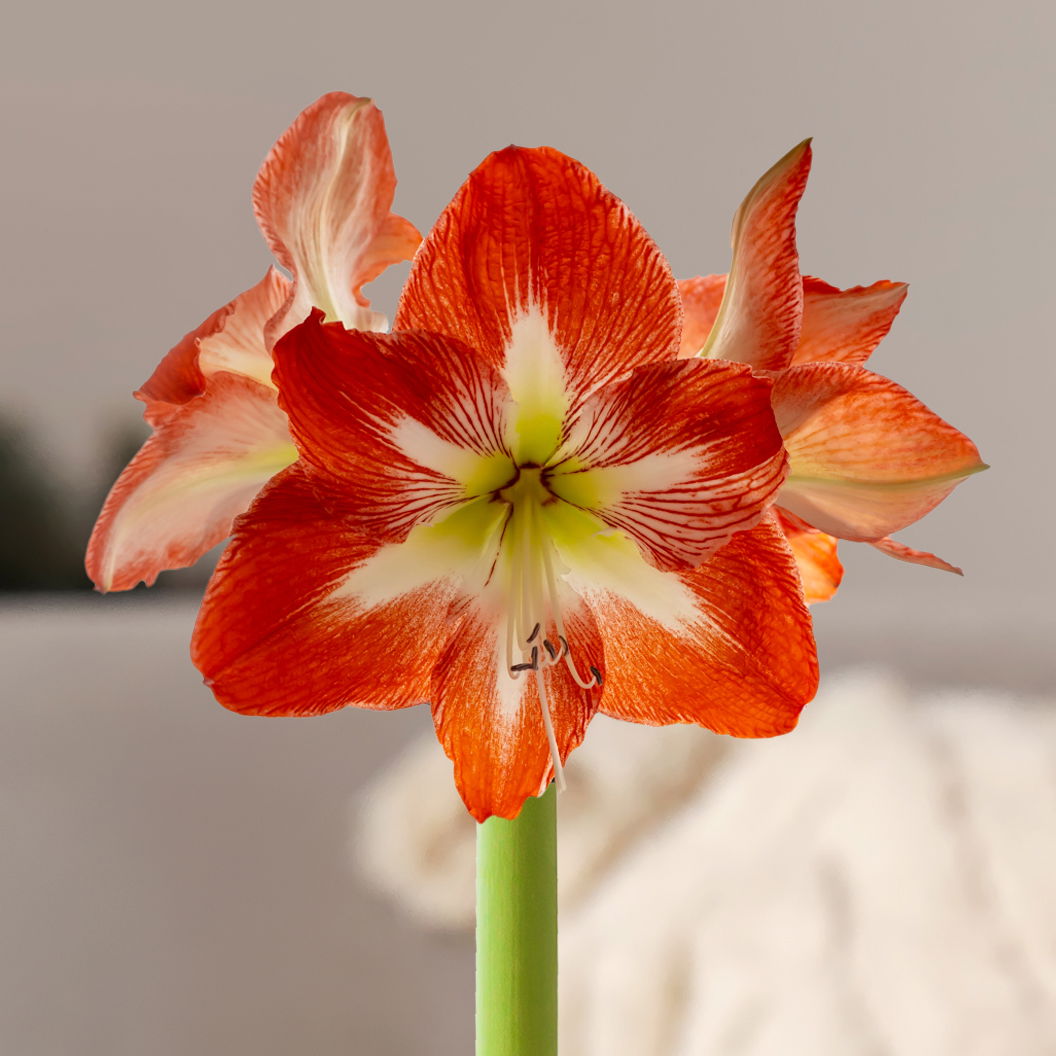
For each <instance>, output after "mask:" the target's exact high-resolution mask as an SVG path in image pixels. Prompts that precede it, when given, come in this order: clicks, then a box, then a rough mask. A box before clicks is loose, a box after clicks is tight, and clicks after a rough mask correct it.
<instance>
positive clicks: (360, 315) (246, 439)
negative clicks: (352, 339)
mask: <svg viewBox="0 0 1056 1056" xmlns="http://www.w3.org/2000/svg"><path fill="white" fill-rule="evenodd" d="M395 187H396V178H395V176H394V174H393V168H392V156H391V153H390V151H389V144H388V139H387V138H386V136H385V126H384V123H383V122H382V117H381V112H380V111H379V110H378V108H377V107H376V106H375V105H374V104H373V103H372V102H371V101H370V100H369V99H357V98H356V97H355V96H352V95H347V94H345V93H343V92H333V93H331V94H330V95H325V96H323V97H322V98H321V99H319V100H318V101H317V102H315V103H313V104H312V106H310V107H309V108H308V109H307V110H305V111H304V112H303V113H302V114H301V115H300V116H299V117H298V118H297V120H296V121H295V122H294V123H293V124H292V125H291V126H290V128H289V129H288V130H287V131H286V132H285V133H284V134H283V136H282V137H281V138H280V139H279V141H278V142H277V143H276V144H275V146H274V147H273V148H272V150H271V153H270V154H269V155H268V157H267V159H266V160H265V161H264V164H263V166H262V167H261V170H260V173H259V175H258V176H257V180H256V183H255V184H254V187H253V208H254V211H255V212H256V216H257V220H258V222H259V224H260V228H261V230H262V231H263V233H264V237H265V238H266V239H267V242H268V245H269V246H270V247H271V250H272V252H273V253H274V254H275V258H276V260H278V262H279V263H280V264H281V265H282V266H283V267H284V268H285V269H286V270H287V271H288V272H289V273H290V276H291V278H289V279H288V278H286V277H285V276H284V275H283V274H282V273H280V272H279V271H278V270H277V269H275V268H271V269H270V270H269V271H268V273H267V274H266V275H265V276H264V278H263V279H262V280H261V281H260V282H259V283H257V285H256V286H254V287H253V288H252V289H250V290H247V291H246V292H245V293H243V294H240V295H239V296H238V297H236V298H235V299H234V300H233V301H232V302H231V303H230V304H228V305H226V306H225V307H223V308H221V309H220V310H219V311H217V312H214V313H213V314H212V315H211V316H209V318H208V319H206V320H205V322H203V323H202V324H201V326H199V327H198V328H197V329H195V330H193V331H192V332H191V333H189V334H188V335H187V336H186V337H185V338H184V339H183V340H182V341H181V342H180V343H179V344H178V345H177V346H176V347H175V348H174V349H172V351H171V352H169V354H168V355H167V356H166V357H165V358H164V359H163V360H162V361H161V364H160V365H159V366H158V369H157V370H156V371H155V372H154V374H153V375H152V376H151V378H150V380H149V381H147V383H146V384H145V385H144V386H143V387H142V389H140V390H139V391H138V392H137V393H136V396H137V397H138V398H139V399H141V400H142V401H143V402H144V403H145V404H146V410H145V411H144V417H145V418H146V420H147V422H149V423H150V425H151V426H152V427H153V430H154V433H153V435H152V436H151V437H150V439H149V440H147V442H146V443H145V444H144V445H143V448H142V450H140V452H139V454H138V455H136V457H135V458H134V459H133V460H132V462H131V463H129V465H128V467H127V468H126V469H125V471H124V472H123V473H122V474H121V476H120V478H119V479H118V481H117V483H116V484H115V485H114V487H113V490H112V491H111V492H110V495H109V497H108V498H107V500H106V504H105V505H104V506H103V510H102V513H101V514H100V516H99V520H98V522H97V524H96V526H95V531H94V532H93V533H92V538H91V542H90V543H89V547H88V557H87V569H88V575H89V576H90V577H91V578H92V579H93V580H94V581H95V584H96V586H97V587H98V588H99V589H100V590H104V591H106V590H127V589H128V588H130V587H134V586H135V585H136V584H137V583H138V582H139V581H140V580H144V581H146V583H147V584H148V585H149V584H150V583H153V582H154V580H155V579H156V578H157V575H158V573H159V572H161V571H163V570H164V569H170V568H182V567H184V566H186V565H190V564H193V563H194V562H195V561H196V560H197V559H198V558H199V557H200V556H201V555H202V554H203V553H204V552H205V551H206V550H208V549H209V548H210V547H212V546H214V545H216V544H217V543H219V542H220V541H221V540H223V539H225V538H226V537H227V536H228V535H229V534H230V531H231V523H232V521H233V520H234V518H235V517H236V516H237V515H238V514H240V513H242V512H243V511H244V510H245V509H246V508H247V507H248V506H249V504H250V502H251V500H252V499H253V497H254V495H256V494H257V492H258V491H259V490H260V488H261V486H262V485H263V484H264V483H265V481H267V480H268V478H269V477H271V476H273V475H274V474H275V473H277V472H278V471H279V470H280V469H283V468H284V467H286V466H288V465H289V464H290V463H291V462H293V461H294V460H295V459H296V457H297V451H296V448H295V447H294V446H293V442H292V441H291V439H290V433H289V427H288V426H287V424H286V416H285V414H284V413H283V412H282V410H281V409H280V408H279V405H278V400H277V398H276V396H277V394H276V390H275V386H274V384H273V382H272V379H271V373H272V367H273V363H272V359H271V346H272V344H273V343H274V340H275V339H276V338H277V337H278V336H280V335H281V334H283V333H285V332H286V331H287V330H288V329H289V328H290V327H291V326H293V325H294V324H295V323H299V322H301V321H302V320H303V319H304V318H306V317H307V315H308V313H309V311H310V310H311V308H312V306H316V307H318V308H320V309H322V311H323V312H325V314H326V318H328V319H333V320H340V321H341V322H342V323H344V324H345V325H347V326H354V327H358V328H360V329H365V330H382V329H385V327H386V325H387V324H386V320H385V318H384V317H383V316H380V315H378V314H377V313H375V312H373V311H371V309H370V307H369V302H368V301H367V299H366V297H364V295H363V293H362V286H363V285H364V283H367V282H370V281H371V279H374V278H376V277H377V276H378V275H379V274H380V273H381V272H382V271H383V270H384V269H385V268H386V267H388V265H390V264H393V263H395V262H396V261H400V260H409V259H410V258H411V257H412V256H413V255H414V251H415V249H416V248H417V246H418V244H419V242H420V241H421V236H420V235H419V234H418V232H417V231H416V230H415V228H414V227H413V226H412V225H411V224H410V223H409V222H408V221H406V220H404V219H403V218H402V217H399V216H396V215H394V214H393V213H391V212H390V206H391V205H392V198H393V192H394V190H395Z"/></svg>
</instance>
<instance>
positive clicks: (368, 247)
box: [253, 92, 421, 340]
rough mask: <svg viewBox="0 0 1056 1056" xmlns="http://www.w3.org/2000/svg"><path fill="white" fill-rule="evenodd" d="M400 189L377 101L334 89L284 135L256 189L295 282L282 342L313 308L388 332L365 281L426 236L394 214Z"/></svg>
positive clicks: (270, 237) (262, 217)
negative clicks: (368, 295)
mask: <svg viewBox="0 0 1056 1056" xmlns="http://www.w3.org/2000/svg"><path fill="white" fill-rule="evenodd" d="M306 159H310V164H309V163H307V162H306ZM395 189H396V176H395V173H394V170H393V165H392V153H391V151H390V149H389V141H388V137H387V136H386V134H385V123H384V121H383V119H382V116H381V111H380V110H379V109H378V108H377V107H376V106H375V105H374V103H373V102H371V101H370V100H369V99H359V98H357V97H356V96H353V95H348V94H347V93H345V92H331V93H329V94H328V95H324V96H323V97H322V98H321V99H318V100H317V101H316V102H315V103H313V104H312V105H311V106H309V107H308V108H307V109H306V110H304V111H303V112H302V113H301V114H300V115H299V116H298V117H297V119H296V120H295V121H294V122H293V124H292V125H291V126H290V127H289V128H288V129H287V130H286V132H285V133H283V135H282V136H281V137H280V138H279V140H278V142H276V144H275V146H274V147H273V148H272V150H271V153H270V154H269V155H268V157H267V158H266V159H265V161H264V164H263V165H262V166H261V169H260V173H259V175H258V176H257V180H256V183H255V184H254V186H253V208H254V211H255V213H256V215H257V220H258V222H259V224H260V228H261V231H262V232H263V233H264V237H265V238H266V239H267V242H268V245H269V246H270V247H271V250H272V252H273V253H274V254H275V258H276V259H277V260H278V261H279V263H280V264H281V265H282V266H283V267H284V268H286V269H287V270H288V271H289V272H290V273H291V275H292V276H293V280H294V285H293V291H292V294H291V296H290V299H289V303H288V305H287V307H286V310H285V311H284V312H283V313H282V316H281V318H277V319H276V320H275V321H274V323H273V324H272V328H271V331H270V335H269V336H270V338H271V339H272V340H275V339H277V338H278V337H279V336H281V335H282V334H283V333H284V332H285V331H286V330H288V329H289V328H290V327H291V326H294V325H296V324H297V323H299V322H301V321H302V320H303V319H305V318H306V317H307V315H308V313H309V311H310V310H311V308H312V306H313V305H314V306H315V307H318V308H320V309H322V311H323V312H324V313H325V314H326V318H327V319H329V320H331V321H334V320H336V321H340V322H342V323H344V324H345V325H346V326H348V327H355V328H358V329H364V330H377V329H383V328H384V326H385V321H384V318H383V317H381V316H379V315H377V313H375V312H372V311H371V310H370V308H369V303H370V302H369V301H368V300H367V299H366V297H364V296H363V293H362V286H363V285H364V284H365V283H367V282H370V280H371V279H374V278H376V277H377V276H378V275H379V274H380V273H381V272H382V271H383V270H384V269H385V268H386V267H387V266H388V265H389V264H393V263H395V262H397V261H400V260H409V259H410V258H411V257H412V256H413V255H414V251H415V249H416V248H417V247H418V244H419V242H420V241H421V236H420V235H419V234H418V232H417V231H416V230H415V228H414V226H413V225H412V224H410V223H409V222H408V221H407V220H404V219H403V218H402V217H399V216H396V215H394V214H393V213H391V212H390V207H391V206H392V199H393V195H394V193H395Z"/></svg>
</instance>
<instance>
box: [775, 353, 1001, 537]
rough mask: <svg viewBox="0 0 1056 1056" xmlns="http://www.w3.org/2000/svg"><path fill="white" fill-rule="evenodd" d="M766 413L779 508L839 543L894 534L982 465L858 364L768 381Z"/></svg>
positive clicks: (910, 400) (956, 438) (901, 393)
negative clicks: (779, 448) (775, 455)
mask: <svg viewBox="0 0 1056 1056" xmlns="http://www.w3.org/2000/svg"><path fill="white" fill-rule="evenodd" d="M774 413H775V415H776V416H777V423H778V427H779V428H780V430H781V434H782V436H784V438H785V447H786V449H787V450H788V455H789V464H790V468H789V477H788V480H787V481H786V482H785V484H784V486H783V487H782V489H781V493H780V503H781V505H782V506H784V507H785V508H786V509H788V510H790V511H791V512H792V513H794V514H795V515H796V516H798V517H800V518H802V520H804V521H806V522H807V524H809V525H812V526H813V527H815V528H818V529H820V530H821V531H823V532H827V533H829V534H830V535H835V536H838V537H839V538H841V539H857V540H866V541H874V540H878V539H881V538H883V537H884V536H886V535H889V534H890V533H891V532H895V531H898V530H899V529H901V528H904V527H906V526H907V525H909V524H912V523H913V522H914V521H916V520H918V519H919V518H921V517H923V516H924V515H925V514H926V513H927V512H928V511H929V510H931V509H933V508H934V507H935V506H936V505H938V503H940V502H941V501H942V500H943V499H944V498H945V497H946V496H947V495H948V494H949V493H950V492H951V491H952V490H953V489H954V487H956V485H957V484H959V483H960V482H961V481H962V480H964V479H965V478H966V477H968V476H970V475H971V474H972V473H975V472H978V471H979V470H980V469H983V468H985V467H984V466H983V464H982V462H981V461H980V460H979V452H978V451H977V450H976V447H975V445H974V444H973V443H972V442H971V441H970V440H969V439H968V438H967V437H966V436H964V435H963V434H962V433H960V432H958V431H957V430H956V429H954V428H953V426H951V425H949V424H948V423H946V422H944V421H943V420H942V419H941V418H939V417H938V415H936V414H934V413H933V412H932V411H930V410H928V408H927V407H925V406H924V404H922V403H921V402H920V401H919V400H918V399H916V397H914V396H912V395H911V394H910V393H908V392H907V391H906V390H905V389H903V388H902V387H901V386H899V385H896V384H895V383H894V382H892V381H888V380H887V379H886V378H882V377H880V376H879V375H877V374H873V373H871V372H870V371H867V370H865V369H864V368H862V367H856V366H850V365H845V364H839V363H816V364H807V365H804V366H799V367H793V368H791V369H790V370H788V371H785V372H784V373H783V374H782V375H781V376H780V377H779V378H778V379H777V381H776V383H775V386H774Z"/></svg>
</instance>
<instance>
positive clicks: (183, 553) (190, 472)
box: [86, 373, 297, 591]
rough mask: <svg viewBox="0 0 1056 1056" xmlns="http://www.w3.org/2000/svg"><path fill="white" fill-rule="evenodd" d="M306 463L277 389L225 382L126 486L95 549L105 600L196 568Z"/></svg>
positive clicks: (164, 437)
mask: <svg viewBox="0 0 1056 1056" xmlns="http://www.w3.org/2000/svg"><path fill="white" fill-rule="evenodd" d="M296 457H297V453H296V450H295V449H294V447H293V443H292V441H291V440H290V435H289V430H288V428H287V425H286V416H285V415H284V414H283V413H282V411H281V410H279V406H278V403H277V399H276V393H275V390H274V389H273V388H269V387H267V386H264V385H261V384H260V383H259V382H256V381H253V380H251V379H249V378H246V377H241V376H239V375H235V374H228V373H220V374H214V375H212V376H211V377H210V378H209V379H208V381H207V387H206V391H205V393H204V394H203V395H201V396H198V397H196V398H194V399H192V400H190V401H188V402H187V403H186V404H184V405H183V406H182V407H179V408H177V409H176V410H175V411H174V412H173V413H172V414H170V415H169V416H168V417H166V418H165V419H164V420H163V421H161V422H160V423H159V424H158V425H157V427H156V431H155V433H154V435H153V436H152V437H151V438H150V439H149V440H148V441H147V442H146V443H145V444H144V445H143V448H142V449H141V450H140V452H139V454H138V455H136V457H135V458H134V459H133V460H132V462H131V463H129V465H128V466H127V468H126V469H125V471H124V472H123V473H122V474H121V476H120V477H119V478H118V481H117V483H116V484H115V485H114V487H113V489H112V490H111V492H110V495H109V496H108V497H107V500H106V503H105V504H104V506H103V510H102V513H100V515H99V520H98V521H97V522H96V525H95V529H94V531H93V532H92V538H91V541H90V542H89V545H88V556H87V562H86V567H87V570H88V575H89V576H90V577H91V579H92V580H93V581H94V583H95V585H96V586H97V587H98V589H99V590H102V591H108V590H127V589H129V588H130V587H134V586H135V585H136V584H137V583H138V582H139V581H140V580H143V581H144V582H145V583H147V584H148V585H149V584H151V583H153V582H154V580H155V579H156V578H157V575H158V573H159V572H161V571H163V570H165V569H171V568H183V567H185V566H186V565H190V564H193V563H194V562H195V561H197V560H198V558H199V557H201V555H202V554H204V553H205V551H206V550H208V549H209V548H210V547H212V546H215V545H216V544H217V543H219V542H220V541H221V540H222V539H225V538H226V537H227V536H228V535H229V534H230V532H231V524H232V522H233V521H234V519H235V517H237V516H238V514H240V513H242V512H243V511H244V510H245V509H246V508H247V507H248V506H249V504H250V502H251V501H252V500H253V497H254V496H255V495H256V494H257V492H258V491H259V490H260V489H261V487H262V486H263V484H264V483H265V482H266V481H267V480H268V479H269V478H270V477H271V476H272V475H273V474H275V473H277V472H278V471H279V470H280V469H282V468H283V467H284V466H286V465H289V464H290V463H291V462H293V461H294V460H295V459H296Z"/></svg>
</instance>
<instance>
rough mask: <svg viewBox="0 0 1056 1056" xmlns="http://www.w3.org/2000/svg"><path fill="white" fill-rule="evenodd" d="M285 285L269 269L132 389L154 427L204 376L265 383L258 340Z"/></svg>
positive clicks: (266, 359) (267, 374)
mask: <svg viewBox="0 0 1056 1056" xmlns="http://www.w3.org/2000/svg"><path fill="white" fill-rule="evenodd" d="M289 291H290V284H289V283H288V282H287V281H286V279H285V278H283V276H282V275H281V274H279V272H278V271H276V270H275V269H274V268H269V269H268V272H267V274H266V275H265V276H264V278H263V279H261V280H260V282H258V283H257V284H256V286H254V287H252V288H251V289H248V290H246V292H245V293H240V294H239V295H238V296H237V297H236V298H235V299H234V300H233V301H230V302H229V303H228V304H225V305H224V307H223V308H219V309H217V311H215V312H213V314H212V315H210V316H209V318H208V319H206V320H205V321H204V322H203V323H202V324H201V325H200V326H199V327H197V328H196V329H194V330H192V331H191V332H190V333H189V334H187V335H186V336H185V337H184V338H183V340H182V341H180V343H179V344H178V345H176V347H175V348H173V349H172V351H170V352H169V353H168V355H166V356H165V358H164V359H162V361H161V362H160V363H159V364H158V367H157V369H156V370H155V371H154V373H153V374H152V375H151V376H150V378H148V379H147V382H146V384H144V385H143V387H142V388H141V389H140V390H139V391H138V392H137V393H136V397H137V398H138V399H141V400H143V402H144V403H145V404H146V405H147V408H146V410H145V412H144V417H146V419H147V421H148V422H150V423H151V425H158V424H159V423H160V422H161V421H162V420H164V419H165V418H167V417H168V416H169V415H171V414H173V413H174V412H175V411H176V409H177V408H178V407H182V406H183V405H184V404H185V403H187V402H188V401H189V400H193V399H194V398H195V397H196V396H200V395H201V394H202V393H203V392H205V388H206V382H205V379H206V377H207V376H208V375H210V374H215V373H217V372H218V371H227V372H229V373H232V374H241V375H243V376H245V377H247V378H253V379H254V380H255V381H258V382H260V383H261V384H263V385H269V386H270V385H271V368H272V362H271V354H270V353H269V352H268V350H267V348H266V347H265V343H264V328H265V326H266V325H267V323H268V320H269V319H271V317H272V316H273V315H274V314H275V313H276V312H277V311H278V310H279V309H280V308H281V307H282V306H283V304H284V303H285V302H286V298H287V296H288V295H289Z"/></svg>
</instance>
